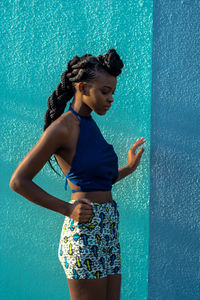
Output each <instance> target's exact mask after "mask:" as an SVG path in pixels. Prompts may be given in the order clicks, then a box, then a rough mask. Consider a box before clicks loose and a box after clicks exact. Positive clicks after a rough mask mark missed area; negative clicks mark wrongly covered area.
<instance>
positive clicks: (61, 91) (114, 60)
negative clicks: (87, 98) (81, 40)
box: [43, 48, 124, 175]
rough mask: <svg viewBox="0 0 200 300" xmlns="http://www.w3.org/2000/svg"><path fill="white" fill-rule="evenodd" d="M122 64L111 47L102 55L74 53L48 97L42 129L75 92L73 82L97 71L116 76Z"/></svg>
mask: <svg viewBox="0 0 200 300" xmlns="http://www.w3.org/2000/svg"><path fill="white" fill-rule="evenodd" d="M123 66H124V65H123V62H122V60H121V59H120V57H119V55H118V54H117V52H116V50H115V49H113V48H112V49H110V50H108V52H107V53H106V54H105V55H103V56H102V55H99V56H97V57H95V56H93V55H91V54H85V55H83V56H81V57H79V56H77V55H75V56H74V57H73V59H72V60H70V61H69V62H68V64H67V69H66V71H64V72H63V73H62V75H61V82H60V83H59V84H58V86H57V87H56V90H55V91H53V93H52V94H51V96H50V97H49V98H48V101H47V106H48V109H47V111H46V113H45V117H44V121H45V124H44V127H43V131H45V130H46V128H47V127H48V126H50V125H51V123H52V122H54V121H55V120H56V119H58V118H59V117H60V116H61V115H62V114H63V112H64V110H65V107H66V104H67V102H68V101H69V100H70V99H71V98H72V97H73V96H74V94H75V91H76V90H75V83H77V82H81V81H91V80H95V78H96V77H97V72H108V73H109V74H111V75H113V76H115V77H116V76H118V75H119V74H120V73H121V69H122V68H123ZM54 158H55V156H54ZM55 159H56V158H55ZM50 160H51V158H50V159H49V160H48V163H49V164H50V167H51V168H52V169H53V170H54V171H55V172H56V170H55V169H54V168H53V166H52V164H51V162H50ZM56 162H57V160H56ZM57 164H58V162H57ZM58 165H59V164H58ZM56 173H57V172H56ZM57 174H58V173H57ZM58 175H60V174H58Z"/></svg>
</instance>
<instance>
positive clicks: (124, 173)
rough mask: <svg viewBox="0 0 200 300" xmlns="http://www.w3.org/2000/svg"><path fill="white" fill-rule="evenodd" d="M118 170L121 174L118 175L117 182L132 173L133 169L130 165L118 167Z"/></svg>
mask: <svg viewBox="0 0 200 300" xmlns="http://www.w3.org/2000/svg"><path fill="white" fill-rule="evenodd" d="M118 172H119V175H118V178H117V180H116V182H117V181H119V180H121V179H123V178H124V177H126V176H128V175H130V174H131V173H132V171H131V169H130V167H129V166H128V165H126V166H125V167H122V168H120V169H118Z"/></svg>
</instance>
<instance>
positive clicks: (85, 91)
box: [78, 82, 91, 96]
mask: <svg viewBox="0 0 200 300" xmlns="http://www.w3.org/2000/svg"><path fill="white" fill-rule="evenodd" d="M90 88H91V85H89V84H88V82H79V83H78V90H79V91H80V93H81V94H82V95H86V96H89V89H90Z"/></svg>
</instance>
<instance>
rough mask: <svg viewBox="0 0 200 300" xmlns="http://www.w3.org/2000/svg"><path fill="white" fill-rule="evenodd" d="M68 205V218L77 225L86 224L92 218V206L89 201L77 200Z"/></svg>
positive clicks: (84, 199) (85, 199)
mask: <svg viewBox="0 0 200 300" xmlns="http://www.w3.org/2000/svg"><path fill="white" fill-rule="evenodd" d="M70 205H71V206H70V213H69V218H71V219H73V220H75V221H77V222H79V223H87V222H88V221H89V220H90V218H91V217H92V214H93V205H94V204H93V203H92V202H91V201H90V200H89V199H87V198H82V199H78V200H76V201H75V202H74V203H70Z"/></svg>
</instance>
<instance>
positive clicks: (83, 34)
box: [0, 0, 153, 300]
mask: <svg viewBox="0 0 200 300" xmlns="http://www.w3.org/2000/svg"><path fill="white" fill-rule="evenodd" d="M0 20H1V21H0V22H1V27H2V40H1V47H2V52H1V54H2V59H1V62H2V65H3V68H2V72H1V88H0V95H1V107H0V109H1V119H0V124H1V128H2V130H1V152H0V163H1V170H2V172H1V173H0V176H1V178H0V185H1V216H0V217H1V226H2V228H3V229H4V230H2V231H1V236H0V239H1V240H0V242H1V249H0V251H1V253H0V255H1V275H0V276H1V278H0V280H1V283H2V285H1V291H0V294H1V298H2V299H6V300H13V299H15V300H17V299H19V300H27V299H29V300H32V299H34V300H35V299H38V300H39V299H43V300H45V299H48V300H51V299H52V300H54V299H56V300H59V299H69V290H68V287H67V280H66V277H65V273H64V270H63V269H62V266H61V264H60V262H59V260H58V257H57V252H58V244H59V238H60V232H61V228H62V224H63V221H64V217H63V216H62V215H59V214H57V213H55V212H52V211H50V210H47V209H44V208H42V207H40V206H37V205H34V204H33V203H32V202H30V201H28V200H26V199H25V198H23V197H21V196H20V195H18V194H16V193H14V192H13V191H11V190H10V189H9V180H10V177H11V175H12V173H13V172H14V170H15V169H16V167H17V166H18V164H19V163H20V162H21V160H22V159H23V157H24V156H25V155H26V154H27V153H28V152H29V151H30V150H31V148H32V147H33V146H34V145H35V143H36V142H37V140H38V139H39V138H40V136H41V134H42V132H43V130H42V128H43V120H44V115H45V112H46V109H47V99H48V97H49V96H50V94H51V93H52V92H53V91H54V90H55V88H56V86H57V85H58V83H59V82H60V75H61V74H62V72H63V71H64V70H65V68H66V65H67V62H68V61H69V60H70V59H72V57H73V56H74V55H76V54H77V55H79V56H81V55H83V54H85V53H90V54H93V55H99V54H104V53H106V52H107V51H108V49H110V48H112V47H114V48H116V50H117V51H118V53H119V54H120V56H121V58H122V60H123V61H124V68H123V70H122V74H121V75H120V76H119V77H118V85H117V90H116V93H115V102H114V103H113V105H112V110H110V111H109V112H107V114H106V115H105V116H104V117H103V118H102V117H101V116H98V115H95V114H93V117H94V118H95V120H96V121H97V123H98V124H99V127H100V129H101V130H102V133H103V135H104V136H105V138H106V139H107V140H108V142H109V143H112V144H113V146H114V148H115V150H116V152H117V154H118V157H119V167H122V166H124V165H126V164H127V159H128V156H127V155H128V150H129V148H130V147H131V146H132V145H133V143H134V142H135V141H136V140H137V138H140V137H142V136H143V137H144V138H145V139H146V140H147V142H146V144H145V152H144V154H143V157H142V161H141V164H140V166H139V167H138V169H137V171H136V172H135V173H133V174H132V175H130V176H129V177H126V178H124V179H122V180H121V181H120V182H118V183H116V185H114V186H113V198H114V199H115V200H116V202H117V203H118V205H119V211H120V216H121V222H120V240H121V245H122V246H121V250H122V300H123V299H124V300H127V299H129V300H143V299H146V298H147V289H148V287H147V279H148V218H149V187H150V153H149V151H150V118H151V53H152V43H151V40H152V21H153V20H152V1H149V0H146V1H144V0H138V1H125V2H124V1H122V0H120V1H112V0H108V1H106V2H98V1H89V2H88V1H78V0H76V1H74V0H73V1H72V0H70V1H56V0H55V1H50V2H48V1H45V2H41V1H38V0H34V1H29V2H24V1H20V0H15V1H4V2H3V3H2V10H1V18H0ZM66 109H68V106H67V107H66ZM55 167H56V164H55ZM57 170H58V171H59V168H57ZM64 179H65V178H64V176H63V177H61V178H60V177H58V176H57V175H56V174H55V173H54V172H53V171H52V170H51V169H50V168H49V166H48V164H46V165H45V167H44V168H43V169H42V170H41V172H40V173H39V174H38V175H37V176H36V177H35V178H34V182H35V183H37V184H38V185H39V186H40V187H41V188H43V189H44V190H46V191H47V192H48V193H50V194H52V195H54V196H55V197H58V198H60V199H62V200H66V201H69V199H70V196H71V193H70V190H68V191H67V193H66V191H65V190H64Z"/></svg>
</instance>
